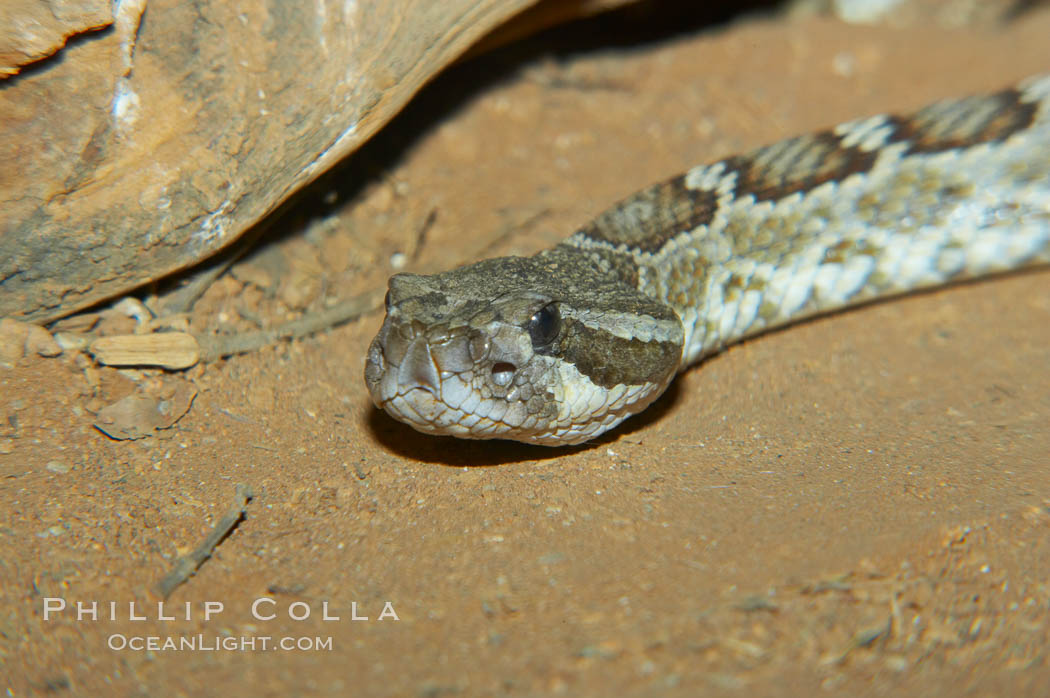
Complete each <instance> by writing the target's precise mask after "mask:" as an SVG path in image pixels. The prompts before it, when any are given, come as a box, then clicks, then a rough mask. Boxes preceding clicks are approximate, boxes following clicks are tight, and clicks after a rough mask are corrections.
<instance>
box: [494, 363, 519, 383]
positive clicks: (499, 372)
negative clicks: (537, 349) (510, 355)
mask: <svg viewBox="0 0 1050 698" xmlns="http://www.w3.org/2000/svg"><path fill="white" fill-rule="evenodd" d="M517 370H518V367H517V366H515V365H514V364H512V363H507V362H506V361H497V362H496V363H494V364H492V382H493V383H495V384H496V385H498V386H501V387H502V386H505V385H509V384H510V381H511V379H512V378H514V372H515V371H517Z"/></svg>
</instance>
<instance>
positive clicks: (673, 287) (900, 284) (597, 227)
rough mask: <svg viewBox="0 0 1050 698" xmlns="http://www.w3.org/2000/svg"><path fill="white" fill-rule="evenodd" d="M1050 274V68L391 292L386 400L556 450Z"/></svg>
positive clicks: (451, 425)
mask: <svg viewBox="0 0 1050 698" xmlns="http://www.w3.org/2000/svg"><path fill="white" fill-rule="evenodd" d="M1047 262H1050V76H1044V77H1036V78H1031V79H1028V80H1026V81H1024V82H1022V83H1021V84H1019V85H1018V86H1016V87H1013V88H1010V89H1006V90H1003V91H1001V92H997V93H995V94H992V95H987V96H983V97H971V98H966V99H959V100H952V101H944V102H939V103H937V104H934V105H932V106H930V107H927V108H925V109H923V110H921V111H919V112H917V113H915V114H913V115H911V116H904V117H900V116H885V115H883V116H875V117H871V118H867V119H860V120H857V121H852V122H849V123H845V124H842V125H840V126H837V127H835V128H832V129H829V130H827V131H821V132H818V133H813V134H810V135H805V136H799V137H797V138H791V139H788V140H785V141H782V142H780V143H776V144H774V145H770V146H767V147H765V148H760V149H758V150H755V151H753V152H751V153H748V154H746V155H741V156H736V157H731V158H728V159H726V160H722V161H720V162H717V163H714V164H710V165H701V166H699V167H695V168H693V169H691V170H689V171H688V172H686V173H685V174H683V175H681V176H679V177H675V178H674V179H671V180H669V181H667V182H664V183H662V184H657V185H655V186H652V187H649V188H647V189H643V190H642V191H639V192H637V193H636V194H634V195H632V196H630V197H628V198H627V199H625V200H623V201H621V202H620V203H619V204H617V205H615V206H613V207H612V208H610V209H609V210H607V211H605V212H604V213H602V214H601V215H599V216H598V217H597V218H595V219H594V220H593V221H591V222H590V223H588V224H587V225H586V226H584V227H583V228H582V229H580V230H579V231H577V232H576V233H575V234H573V235H572V236H571V237H569V238H568V239H567V240H565V241H564V242H562V243H561V244H559V245H557V246H555V247H553V248H551V249H548V250H544V251H543V252H540V253H539V254H537V255H535V256H533V257H503V258H499V259H488V260H484V261H482V262H478V263H476V264H472V265H469V266H464V267H460V268H458V269H453V270H452V271H449V272H445V273H443V274H437V275H434V276H419V275H413V274H398V275H396V276H394V277H393V278H391V279H390V291H389V294H388V295H387V308H386V310H387V315H386V320H385V321H384V323H383V327H382V329H381V330H380V331H379V334H378V335H377V336H376V338H375V340H374V341H373V342H372V346H371V347H370V349H369V352H368V360H367V365H366V369H365V381H366V382H367V384H368V389H369V391H370V392H371V395H372V400H373V401H374V402H375V404H376V405H377V406H379V407H381V408H382V409H384V410H386V411H387V412H388V413H390V414H391V415H393V416H394V417H395V418H397V419H399V420H401V421H403V422H406V423H408V424H410V425H412V426H413V427H415V428H416V429H418V430H420V431H423V432H427V433H431V434H451V435H454V436H459V437H464V438H470V439H493V438H496V439H514V440H517V441H524V442H529V443H537V444H546V445H551V446H557V445H564V444H575V443H580V442H583V441H586V440H588V439H590V438H592V437H594V436H596V435H598V434H601V433H602V432H604V431H606V430H608V429H611V428H612V427H614V426H616V425H617V424H619V423H620V422H621V421H623V420H624V419H626V418H627V417H629V416H630V415H632V414H635V413H637V412H639V411H641V410H642V409H644V408H645V407H646V406H647V405H649V404H650V403H651V402H652V401H653V400H654V399H656V397H657V396H659V395H660V393H661V392H663V390H664V389H665V388H666V387H667V385H668V383H669V382H670V381H671V380H672V378H673V377H674V375H675V373H676V372H678V371H681V370H684V369H685V368H686V367H687V366H689V365H691V364H693V363H695V362H696V361H698V360H700V359H702V358H703V357H705V356H708V355H710V354H713V353H715V352H718V351H720V350H722V349H723V348H724V347H726V346H727V345H728V344H730V343H732V342H736V341H739V340H741V339H743V338H745V337H748V336H751V335H754V334H756V333H759V332H763V331H766V330H769V329H772V328H776V327H778V326H782V325H784V324H787V323H790V322H793V321H796V320H798V319H801V318H805V317H808V316H811V315H814V314H817V313H825V312H828V311H832V310H837V309H841V308H847V307H849V306H852V305H856V304H858V303H862V302H865V301H870V300H872V299H876V298H882V297H887V296H893V295H899V294H902V293H907V292H909V291H914V290H917V289H922V288H929V287H932V286H938V285H942V284H945V283H950V282H953V281H958V280H962V279H971V278H975V277H979V276H983V275H987V274H992V273H996V272H1002V271H1007V270H1011V269H1018V268H1021V267H1024V266H1029V265H1034V264H1041V263H1042V264H1045V263H1047Z"/></svg>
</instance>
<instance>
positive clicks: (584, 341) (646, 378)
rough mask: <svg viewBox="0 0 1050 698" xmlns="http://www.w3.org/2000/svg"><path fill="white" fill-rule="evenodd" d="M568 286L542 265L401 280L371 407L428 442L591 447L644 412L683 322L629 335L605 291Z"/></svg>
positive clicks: (498, 263)
mask: <svg viewBox="0 0 1050 698" xmlns="http://www.w3.org/2000/svg"><path fill="white" fill-rule="evenodd" d="M563 276H564V275H563V274H562V273H560V272H559V271H558V270H557V269H556V268H555V269H552V268H551V266H550V264H549V263H546V262H545V260H544V259H543V258H520V257H509V258H500V259H492V260H486V261H484V262H480V263H478V264H475V265H471V266H468V267H461V268H460V269H456V270H453V271H451V272H446V273H444V274H439V275H435V276H419V275H413V274H398V275H396V276H394V277H392V278H391V280H390V288H389V292H388V293H387V315H386V319H385V320H384V322H383V326H382V328H381V329H380V330H379V333H378V334H377V335H376V338H375V339H374V340H373V342H372V344H371V347H370V348H369V351H368V359H367V364H366V367H365V382H366V383H367V384H368V389H369V392H370V393H371V396H372V400H373V402H374V403H375V404H376V406H378V407H380V408H381V409H384V410H386V411H387V412H388V413H389V414H390V415H391V416H393V417H394V418H396V419H398V420H400V421H402V422H406V423H407V424H409V425H411V426H412V427H414V428H415V429H417V430H419V431H422V432H425V433H429V434H448V435H453V436H458V437H461V438H471V439H512V440H516V441H523V442H527V443H536V444H545V445H565V444H573V443H580V442H582V441H586V440H587V439H590V438H592V437H593V436H595V435H597V434H599V433H601V432H603V431H605V430H607V429H609V428H611V427H613V426H615V425H616V424H618V423H619V422H621V421H622V420H623V419H625V418H626V417H628V416H629V415H631V414H633V413H634V412H637V411H639V410H641V409H643V408H644V407H645V406H647V405H648V404H649V403H650V402H651V401H652V400H653V399H655V397H656V396H657V395H659V393H660V392H662V390H663V389H664V388H665V387H666V385H667V383H668V381H670V379H671V377H672V376H673V374H674V372H675V369H676V368H677V365H678V362H679V360H680V357H681V340H682V332H681V326H680V324H679V323H678V320H677V317H666V313H665V314H664V315H665V316H664V317H660V318H654V317H652V316H646V317H645V320H644V322H646V327H645V328H644V329H642V330H640V334H639V335H638V336H637V337H635V336H626V335H627V334H628V333H629V332H632V331H635V330H636V329H637V328H635V329H631V328H632V327H633V326H632V325H631V323H630V322H628V323H627V326H626V327H625V326H623V324H622V322H623V320H624V318H623V317H621V315H622V313H621V314H617V313H616V312H614V311H612V310H608V311H603V310H602V309H601V305H602V303H601V302H598V306H595V305H594V303H595V302H596V301H595V298H594V297H595V296H599V297H601V298H604V299H605V300H606V301H608V300H609V298H610V297H611V296H610V293H609V290H608V289H606V292H605V293H604V294H599V293H596V292H597V291H598V290H599V289H598V288H597V286H599V285H601V284H600V283H597V282H595V281H593V280H592V283H591V284H586V283H581V280H578V281H575V282H572V283H566V281H565V279H564V278H563ZM612 295H615V294H612ZM671 315H672V316H673V311H672V312H671ZM633 320H634V318H633V316H632V322H633ZM617 321H619V322H620V323H621V326H619V327H614V326H613V325H615V324H616V322H617ZM654 327H655V329H654ZM617 335H625V336H617Z"/></svg>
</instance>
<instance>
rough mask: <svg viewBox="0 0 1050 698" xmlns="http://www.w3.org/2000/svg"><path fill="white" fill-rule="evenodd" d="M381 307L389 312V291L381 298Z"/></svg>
mask: <svg viewBox="0 0 1050 698" xmlns="http://www.w3.org/2000/svg"><path fill="white" fill-rule="evenodd" d="M383 307H385V308H386V310H387V312H390V289H387V292H386V295H385V296H383Z"/></svg>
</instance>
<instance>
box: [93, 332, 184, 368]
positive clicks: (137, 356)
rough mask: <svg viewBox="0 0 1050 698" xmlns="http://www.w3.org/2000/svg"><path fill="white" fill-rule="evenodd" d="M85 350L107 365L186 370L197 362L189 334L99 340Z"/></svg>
mask: <svg viewBox="0 0 1050 698" xmlns="http://www.w3.org/2000/svg"><path fill="white" fill-rule="evenodd" d="M88 351H90V352H91V354H92V355H93V356H94V357H95V360H96V361H98V362H99V363H100V364H105V365H106V366H161V367H163V368H171V369H180V368H189V367H190V366H193V365H194V364H196V363H197V361H199V360H200V346H199V345H198V343H197V339H196V338H195V337H194V336H193V335H192V334H189V333H188V332H154V333H152V334H122V335H111V336H108V337H99V338H98V339H96V340H95V341H94V342H92V343H91V346H90V347H88Z"/></svg>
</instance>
